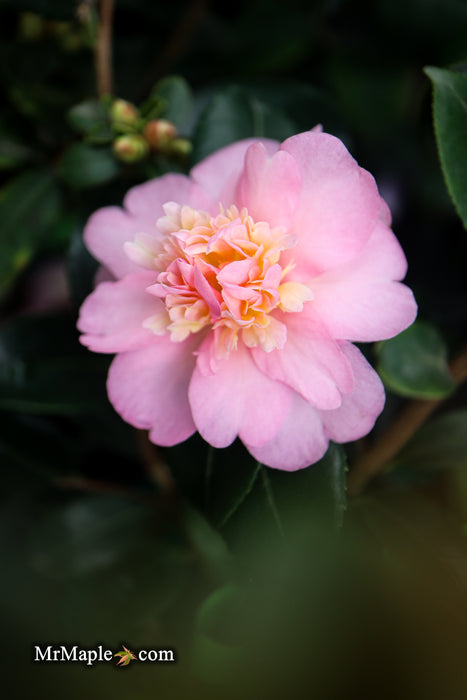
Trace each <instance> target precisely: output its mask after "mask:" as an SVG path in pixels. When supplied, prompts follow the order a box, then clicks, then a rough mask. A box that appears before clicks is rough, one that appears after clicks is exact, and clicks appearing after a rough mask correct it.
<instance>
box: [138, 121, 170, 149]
mask: <svg viewBox="0 0 467 700" xmlns="http://www.w3.org/2000/svg"><path fill="white" fill-rule="evenodd" d="M143 133H144V135H145V137H146V140H147V141H148V143H149V145H150V146H151V148H154V149H155V150H157V151H165V150H167V148H168V146H170V145H171V144H172V142H173V140H174V139H175V138H176V137H177V135H178V132H177V128H176V126H175V125H174V124H172V122H169V121H167V120H166V119H151V121H149V122H148V123H147V124H146V126H145V127H144V131H143Z"/></svg>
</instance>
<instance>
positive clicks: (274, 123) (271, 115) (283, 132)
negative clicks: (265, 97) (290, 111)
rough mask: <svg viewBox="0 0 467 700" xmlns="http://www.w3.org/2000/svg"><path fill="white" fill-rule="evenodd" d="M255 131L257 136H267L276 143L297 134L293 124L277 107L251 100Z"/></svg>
mask: <svg viewBox="0 0 467 700" xmlns="http://www.w3.org/2000/svg"><path fill="white" fill-rule="evenodd" d="M252 106H253V113H254V118H255V131H256V134H255V135H258V136H267V137H268V138H270V139H277V141H285V139H287V138H289V136H293V135H294V134H295V133H296V132H297V127H296V126H295V124H294V122H293V121H292V120H291V119H289V118H288V117H287V116H286V115H285V114H284V113H283V112H282V110H280V109H279V108H277V107H271V106H270V105H268V104H266V103H265V102H260V101H259V100H257V99H254V100H253V104H252Z"/></svg>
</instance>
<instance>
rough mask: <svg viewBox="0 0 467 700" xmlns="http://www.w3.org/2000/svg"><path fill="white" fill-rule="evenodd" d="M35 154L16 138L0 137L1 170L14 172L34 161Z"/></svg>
mask: <svg viewBox="0 0 467 700" xmlns="http://www.w3.org/2000/svg"><path fill="white" fill-rule="evenodd" d="M33 155H34V152H33V151H32V150H31V149H30V148H29V147H28V146H25V145H23V144H22V143H20V142H19V141H17V140H15V139H14V138H11V137H8V136H4V135H0V170H14V169H15V168H19V167H20V166H21V165H24V163H27V162H28V161H30V160H31V159H32V157H33Z"/></svg>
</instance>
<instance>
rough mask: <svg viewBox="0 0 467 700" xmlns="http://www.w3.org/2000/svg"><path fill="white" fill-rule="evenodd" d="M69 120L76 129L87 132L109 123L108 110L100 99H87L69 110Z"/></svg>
mask: <svg viewBox="0 0 467 700" xmlns="http://www.w3.org/2000/svg"><path fill="white" fill-rule="evenodd" d="M68 121H69V122H70V124H71V126H72V127H73V128H74V129H76V130H77V131H79V132H81V133H86V132H88V131H91V130H92V129H95V128H96V127H100V126H102V125H103V124H107V112H106V110H105V107H104V105H103V104H102V102H100V101H99V100H85V101H84V102H80V103H79V104H77V105H74V107H72V108H71V109H70V110H69V112H68Z"/></svg>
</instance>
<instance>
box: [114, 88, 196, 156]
mask: <svg viewBox="0 0 467 700" xmlns="http://www.w3.org/2000/svg"><path fill="white" fill-rule="evenodd" d="M109 118H110V123H111V126H112V129H113V130H114V131H115V132H117V133H118V134H119V136H117V137H116V139H115V140H114V142H113V151H114V154H115V156H116V158H118V159H119V160H121V161H123V162H125V163H137V162H138V161H141V160H143V159H144V158H146V157H147V156H148V155H149V153H150V152H151V151H152V152H154V153H159V154H162V155H165V156H176V157H186V156H188V155H189V154H190V152H191V143H190V141H188V139H184V138H180V137H179V135H178V131H177V128H176V127H175V125H174V124H172V122H169V121H167V120H166V119H149V120H147V119H144V118H142V117H141V115H140V112H139V110H138V108H137V107H135V105H133V104H131V102H127V101H126V100H121V99H117V100H114V101H113V103H112V105H111V106H110V110H109Z"/></svg>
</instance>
